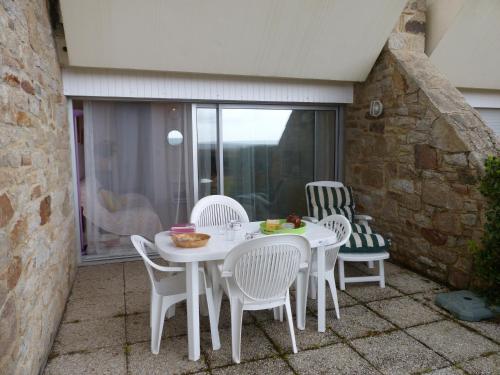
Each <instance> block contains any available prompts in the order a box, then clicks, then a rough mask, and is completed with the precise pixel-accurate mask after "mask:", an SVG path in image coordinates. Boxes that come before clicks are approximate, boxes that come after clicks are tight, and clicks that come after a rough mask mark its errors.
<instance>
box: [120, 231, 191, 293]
mask: <svg viewBox="0 0 500 375" xmlns="http://www.w3.org/2000/svg"><path fill="white" fill-rule="evenodd" d="M130 240H131V241H132V244H133V245H134V247H135V249H136V250H137V252H138V253H139V255H140V256H141V258H142V260H143V261H144V265H145V266H146V270H147V271H148V274H149V279H150V281H151V287H152V288H153V289H156V283H157V280H156V278H155V274H154V270H157V271H161V272H182V271H184V270H185V269H184V267H166V266H160V265H159V264H156V263H155V262H153V261H152V260H151V259H149V257H148V255H147V248H150V249H153V250H156V247H155V245H154V243H152V242H149V241H148V240H146V239H145V238H144V237H141V236H138V235H133V236H130Z"/></svg>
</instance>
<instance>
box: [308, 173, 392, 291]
mask: <svg viewBox="0 0 500 375" xmlns="http://www.w3.org/2000/svg"><path fill="white" fill-rule="evenodd" d="M306 201H307V213H308V216H306V217H304V219H305V220H309V221H312V222H317V221H319V220H322V219H324V218H325V217H327V216H330V215H333V214H338V215H343V216H345V217H346V218H347V219H348V220H349V221H350V223H351V226H352V234H351V236H350V237H349V240H348V241H347V243H346V244H345V245H344V246H342V247H341V248H340V251H339V255H338V264H339V281H340V289H342V290H344V289H345V284H346V283H355V282H369V281H376V282H378V283H379V285H380V287H382V288H383V287H385V277H384V259H388V258H389V252H388V250H389V247H390V242H389V240H387V239H386V238H384V237H383V236H382V235H380V234H378V233H375V232H373V231H372V229H371V227H370V225H369V221H371V220H373V219H372V218H371V217H370V216H367V215H357V214H356V210H355V208H356V206H355V203H354V197H353V194H352V189H351V187H349V186H344V185H343V184H342V183H341V182H337V181H317V182H310V183H308V184H307V185H306ZM374 261H378V262H379V272H378V275H376V276H360V277H346V276H345V273H344V262H368V265H369V267H370V268H373V262H374Z"/></svg>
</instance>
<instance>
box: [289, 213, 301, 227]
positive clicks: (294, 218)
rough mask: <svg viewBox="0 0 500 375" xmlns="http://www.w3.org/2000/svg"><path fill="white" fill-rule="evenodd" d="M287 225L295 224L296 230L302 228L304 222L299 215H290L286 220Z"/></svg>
mask: <svg viewBox="0 0 500 375" xmlns="http://www.w3.org/2000/svg"><path fill="white" fill-rule="evenodd" d="M286 222H287V223H293V225H294V226H295V228H300V224H301V223H302V220H301V219H300V216H299V215H296V214H290V215H288V216H287V218H286Z"/></svg>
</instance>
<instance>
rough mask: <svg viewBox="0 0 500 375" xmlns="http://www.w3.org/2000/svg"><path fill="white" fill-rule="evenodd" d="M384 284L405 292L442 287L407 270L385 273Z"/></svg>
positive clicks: (410, 292) (411, 292)
mask: <svg viewBox="0 0 500 375" xmlns="http://www.w3.org/2000/svg"><path fill="white" fill-rule="evenodd" d="M386 284H387V285H390V286H392V287H394V288H396V289H398V290H399V291H401V292H403V293H406V294H413V293H419V292H425V291H428V290H434V289H440V288H441V287H442V286H441V284H438V283H435V282H434V281H432V280H429V279H427V278H425V277H423V276H420V275H417V274H416V273H413V272H409V271H407V272H403V273H396V274H393V275H387V277H386Z"/></svg>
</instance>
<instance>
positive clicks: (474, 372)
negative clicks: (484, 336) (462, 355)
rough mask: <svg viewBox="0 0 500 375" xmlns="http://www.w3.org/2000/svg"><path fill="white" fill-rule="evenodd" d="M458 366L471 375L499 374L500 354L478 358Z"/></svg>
mask: <svg viewBox="0 0 500 375" xmlns="http://www.w3.org/2000/svg"><path fill="white" fill-rule="evenodd" d="M460 366H461V367H462V368H463V369H464V370H465V371H467V372H468V373H469V374H471V375H493V374H495V375H498V374H500V353H495V354H491V355H487V356H484V357H479V358H476V359H473V360H471V361H468V362H465V363H461V364H460Z"/></svg>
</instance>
